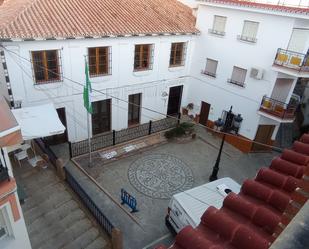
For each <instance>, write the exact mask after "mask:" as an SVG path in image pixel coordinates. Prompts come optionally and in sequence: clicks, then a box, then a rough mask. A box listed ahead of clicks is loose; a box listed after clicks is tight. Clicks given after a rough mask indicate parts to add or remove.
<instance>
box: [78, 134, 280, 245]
mask: <svg viewBox="0 0 309 249" xmlns="http://www.w3.org/2000/svg"><path fill="white" fill-rule="evenodd" d="M198 135H199V136H198V138H197V139H195V140H190V141H187V142H179V141H176V142H169V143H165V144H160V145H157V146H152V147H148V148H144V149H143V150H141V151H138V152H136V153H135V154H131V155H130V156H127V157H125V158H122V159H119V160H114V161H112V162H110V163H108V164H106V163H102V162H100V160H96V161H95V166H94V167H92V168H89V167H88V166H85V164H86V163H85V162H86V161H87V157H86V156H85V157H84V158H80V159H79V160H78V161H79V162H80V163H81V165H83V164H84V167H83V168H84V169H85V170H86V171H87V172H88V173H89V174H90V175H91V176H92V177H94V178H95V179H96V181H97V182H98V183H99V184H100V185H101V186H102V187H103V188H105V189H106V190H107V191H108V192H109V193H110V194H111V195H112V196H113V197H114V199H116V200H118V201H119V202H120V191H121V189H122V188H124V189H125V190H126V191H128V192H129V193H130V194H132V195H133V196H134V197H135V198H136V199H137V203H138V206H137V207H138V209H139V212H137V213H134V214H133V215H134V217H135V218H136V219H137V220H138V223H139V224H140V228H133V226H135V225H133V224H132V229H129V228H128V226H127V224H126V225H124V223H125V221H124V220H127V221H126V222H128V223H130V222H131V223H133V222H132V221H128V217H126V218H124V215H123V214H122V215H120V216H119V217H118V218H119V219H121V221H120V220H118V221H119V222H118V224H119V225H118V227H119V226H120V227H119V228H120V229H121V230H122V231H123V233H124V240H125V248H126V249H127V248H128V249H131V248H132V249H141V248H152V247H153V245H155V244H157V243H159V241H160V242H162V241H164V242H165V243H168V244H169V243H170V241H171V240H172V236H171V234H170V232H169V231H168V229H167V228H166V226H165V221H164V217H165V215H166V211H167V206H168V203H169V200H170V197H171V196H172V195H173V194H175V193H179V192H182V191H184V190H186V189H189V188H192V187H195V186H199V185H201V184H204V183H207V182H208V178H209V175H210V174H211V171H212V167H213V165H214V163H215V161H216V157H217V154H218V148H219V145H220V141H221V140H220V139H218V138H217V137H215V136H213V135H211V134H210V133H208V132H206V131H205V129H202V128H198ZM274 156H276V153H263V154H244V153H241V152H240V151H238V150H237V149H235V148H234V147H233V146H231V145H229V144H227V143H226V144H225V146H224V151H223V153H222V157H221V163H220V171H219V178H222V177H226V176H228V177H231V178H233V179H235V180H236V181H237V182H238V183H240V184H241V183H242V182H243V181H244V180H245V179H247V178H252V177H254V176H255V174H256V172H257V170H258V169H259V168H260V167H262V166H267V165H268V164H269V163H270V161H271V160H272V158H273V157H274ZM83 162H84V163H83ZM86 165H88V164H86ZM113 206H114V207H115V205H113ZM127 210H128V211H130V209H129V208H127ZM106 212H108V211H106ZM114 212H122V213H123V211H122V210H121V209H119V208H116V209H114ZM120 217H121V218H120ZM114 219H117V216H116V217H114ZM122 225H124V226H123V227H121V226H122ZM140 230H141V231H142V234H140V237H139V238H137V239H135V240H134V239H132V236H138V233H139V231H140ZM153 241H157V242H154V243H152V242H153ZM147 245H151V246H147Z"/></svg>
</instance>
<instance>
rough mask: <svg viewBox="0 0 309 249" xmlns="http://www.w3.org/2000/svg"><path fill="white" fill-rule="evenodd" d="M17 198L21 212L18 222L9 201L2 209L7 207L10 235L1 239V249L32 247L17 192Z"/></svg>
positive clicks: (28, 248)
mask: <svg viewBox="0 0 309 249" xmlns="http://www.w3.org/2000/svg"><path fill="white" fill-rule="evenodd" d="M13 195H14V196H15V198H16V200H17V207H18V211H19V214H20V219H19V220H17V221H16V222H15V221H14V217H13V213H12V208H11V205H10V204H9V202H6V203H5V204H3V205H2V206H0V209H5V213H6V214H7V217H6V218H7V219H6V221H7V222H8V223H9V224H8V226H9V234H10V236H8V237H6V238H4V239H2V240H0V248H1V249H21V248H22V249H31V244H30V240H29V236H28V232H27V229H26V224H25V220H24V217H23V213H22V210H21V207H20V204H19V201H18V196H17V193H16V192H15V193H13Z"/></svg>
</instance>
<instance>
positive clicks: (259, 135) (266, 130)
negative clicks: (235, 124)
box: [252, 125, 276, 152]
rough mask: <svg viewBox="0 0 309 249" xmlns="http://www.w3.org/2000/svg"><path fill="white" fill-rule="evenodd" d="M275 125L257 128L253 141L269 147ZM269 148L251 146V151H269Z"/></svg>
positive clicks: (256, 145)
mask: <svg viewBox="0 0 309 249" xmlns="http://www.w3.org/2000/svg"><path fill="white" fill-rule="evenodd" d="M275 127H276V126H275V125H259V128H258V130H257V132H256V135H255V139H254V141H256V142H259V143H263V144H268V145H271V137H272V135H273V132H274V130H275ZM269 150H270V148H269V147H265V146H263V145H259V144H253V146H252V151H256V152H258V151H269Z"/></svg>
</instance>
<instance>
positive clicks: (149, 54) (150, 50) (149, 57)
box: [133, 43, 154, 72]
mask: <svg viewBox="0 0 309 249" xmlns="http://www.w3.org/2000/svg"><path fill="white" fill-rule="evenodd" d="M145 46H148V52H147V58H146V59H147V60H146V61H147V67H143V66H142V65H143V62H144V61H145V58H144V55H145V54H144V50H145V49H144V47H145ZM138 47H140V48H139V51H138V53H139V57H140V58H139V60H138V66H136V56H137V55H136V54H137V48H138ZM153 55H154V44H150V43H147V44H135V46H134V64H133V71H134V72H139V71H148V70H152V66H153Z"/></svg>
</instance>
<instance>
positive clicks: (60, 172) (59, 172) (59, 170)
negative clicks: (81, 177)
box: [56, 158, 66, 181]
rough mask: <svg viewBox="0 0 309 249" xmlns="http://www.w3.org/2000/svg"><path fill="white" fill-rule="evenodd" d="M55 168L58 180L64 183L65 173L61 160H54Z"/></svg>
mask: <svg viewBox="0 0 309 249" xmlns="http://www.w3.org/2000/svg"><path fill="white" fill-rule="evenodd" d="M56 168H57V175H58V176H59V178H60V179H61V180H62V181H64V180H65V179H66V175H65V171H64V164H63V160H62V159H61V158H58V159H57V160H56Z"/></svg>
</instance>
